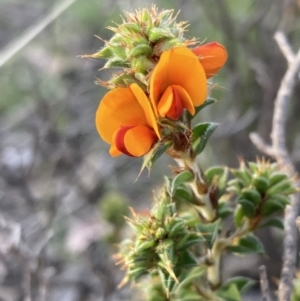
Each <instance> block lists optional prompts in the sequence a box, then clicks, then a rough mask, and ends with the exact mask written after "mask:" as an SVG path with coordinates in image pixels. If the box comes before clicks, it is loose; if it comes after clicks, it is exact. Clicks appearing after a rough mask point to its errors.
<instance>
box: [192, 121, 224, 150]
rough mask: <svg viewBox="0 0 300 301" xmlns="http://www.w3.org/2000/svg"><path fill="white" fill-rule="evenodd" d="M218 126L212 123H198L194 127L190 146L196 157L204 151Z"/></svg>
mask: <svg viewBox="0 0 300 301" xmlns="http://www.w3.org/2000/svg"><path fill="white" fill-rule="evenodd" d="M218 125H219V124H218V123H214V122H205V123H199V124H197V125H196V126H195V127H194V129H193V134H192V145H193V149H194V151H195V153H196V154H197V155H199V154H200V153H201V152H202V151H203V150H204V148H205V145H206V143H207V141H208V139H209V137H210V136H211V135H212V133H213V132H214V131H215V129H216V128H217V127H218Z"/></svg>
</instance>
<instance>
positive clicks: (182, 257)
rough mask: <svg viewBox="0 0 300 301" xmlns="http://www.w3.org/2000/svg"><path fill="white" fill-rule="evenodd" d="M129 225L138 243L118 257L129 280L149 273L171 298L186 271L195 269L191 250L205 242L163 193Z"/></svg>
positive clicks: (131, 243)
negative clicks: (146, 212) (158, 281)
mask: <svg viewBox="0 0 300 301" xmlns="http://www.w3.org/2000/svg"><path fill="white" fill-rule="evenodd" d="M128 223H129V224H130V226H131V227H132V228H133V229H134V231H135V235H136V238H135V241H132V242H130V243H129V244H127V245H126V246H125V248H123V249H122V250H121V253H120V254H119V256H120V258H122V262H124V266H126V267H127V272H126V279H127V280H132V281H137V280H138V279H139V278H140V277H141V276H143V275H148V274H149V271H152V273H156V274H157V275H159V276H160V278H161V281H162V286H163V288H164V291H165V293H166V294H167V295H168V294H169V293H170V292H171V291H172V288H173V287H174V285H175V283H178V277H180V275H181V273H182V272H183V271H184V270H188V269H191V268H193V267H195V266H196V260H195V258H194V257H193V255H192V254H191V253H190V250H189V248H190V247H192V246H194V245H197V244H199V243H200V242H201V241H202V240H203V239H202V237H201V235H199V234H198V233H197V232H196V231H195V229H193V228H191V227H188V226H187V222H186V220H185V219H183V218H180V217H178V216H177V215H176V209H175V207H174V203H172V202H171V201H170V198H169V197H168V196H167V194H166V193H164V194H163V195H162V196H161V198H160V199H159V200H157V202H156V205H155V206H154V208H153V209H152V210H151V212H150V213H149V215H147V216H140V215H136V216H134V219H128Z"/></svg>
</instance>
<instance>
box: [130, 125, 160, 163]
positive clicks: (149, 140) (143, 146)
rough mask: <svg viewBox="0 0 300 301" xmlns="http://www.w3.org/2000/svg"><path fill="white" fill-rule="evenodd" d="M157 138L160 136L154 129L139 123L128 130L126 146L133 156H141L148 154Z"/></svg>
mask: <svg viewBox="0 0 300 301" xmlns="http://www.w3.org/2000/svg"><path fill="white" fill-rule="evenodd" d="M157 140H158V138H157V136H156V134H155V133H154V131H153V130H152V129H150V128H149V127H147V126H143V125H139V126H136V127H134V128H132V129H129V130H128V131H127V132H126V134H125V136H124V146H125V148H126V151H127V152H128V153H129V154H130V155H131V156H134V157H140V156H143V155H145V154H147V153H148V152H149V151H150V149H151V147H152V145H153V144H154V143H155V142H156V141H157Z"/></svg>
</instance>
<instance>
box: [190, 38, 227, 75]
mask: <svg viewBox="0 0 300 301" xmlns="http://www.w3.org/2000/svg"><path fill="white" fill-rule="evenodd" d="M192 51H193V53H194V54H196V55H197V56H198V57H199V60H200V62H201V65H202V66H203V68H204V70H205V73H206V77H207V78H210V77H212V76H214V75H216V74H217V72H218V71H219V69H221V68H222V67H223V66H224V64H225V62H226V60H227V51H226V49H225V47H224V46H223V45H221V44H219V43H217V42H211V43H207V44H204V45H200V46H198V47H195V48H193V49H192Z"/></svg>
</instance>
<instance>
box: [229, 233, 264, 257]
mask: <svg viewBox="0 0 300 301" xmlns="http://www.w3.org/2000/svg"><path fill="white" fill-rule="evenodd" d="M227 250H228V251H230V252H232V253H236V254H240V255H248V254H253V253H264V247H263V245H262V243H261V242H260V240H259V239H258V238H257V237H256V236H254V235H253V234H249V235H247V236H245V237H242V238H241V239H240V240H239V243H238V245H234V246H230V247H228V248H227Z"/></svg>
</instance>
